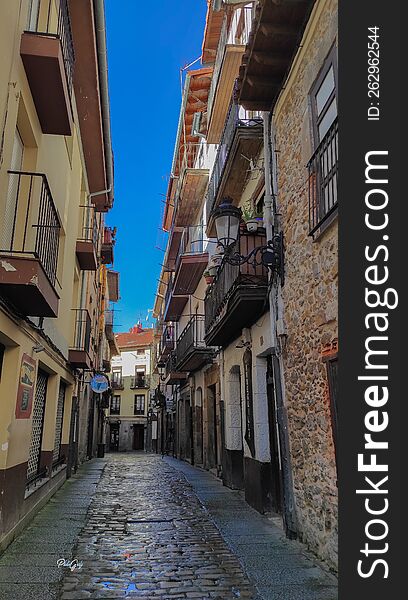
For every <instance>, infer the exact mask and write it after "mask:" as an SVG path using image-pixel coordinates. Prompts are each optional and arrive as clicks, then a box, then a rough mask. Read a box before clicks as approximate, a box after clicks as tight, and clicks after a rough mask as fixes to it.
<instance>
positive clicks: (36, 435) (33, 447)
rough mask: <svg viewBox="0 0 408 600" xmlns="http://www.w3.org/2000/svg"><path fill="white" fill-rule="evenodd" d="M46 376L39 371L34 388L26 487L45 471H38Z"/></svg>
mask: <svg viewBox="0 0 408 600" xmlns="http://www.w3.org/2000/svg"><path fill="white" fill-rule="evenodd" d="M47 385H48V375H47V373H44V372H43V371H41V370H39V371H38V373H37V381H36V386H35V396H34V407H33V417H32V426H31V440H30V449H29V453H28V465H27V486H28V485H30V484H32V483H34V482H35V481H36V480H38V479H41V478H43V477H44V476H45V474H46V470H44V469H40V456H41V444H42V437H43V430H44V414H45V403H46V396H47Z"/></svg>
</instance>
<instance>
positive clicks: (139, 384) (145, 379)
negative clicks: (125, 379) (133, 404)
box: [130, 375, 150, 390]
mask: <svg viewBox="0 0 408 600" xmlns="http://www.w3.org/2000/svg"><path fill="white" fill-rule="evenodd" d="M149 387H150V376H149V375H140V376H138V375H136V377H132V379H131V380H130V389H131V390H135V389H138V388H142V389H148V388H149Z"/></svg>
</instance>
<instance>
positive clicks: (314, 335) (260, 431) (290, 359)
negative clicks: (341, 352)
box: [155, 0, 337, 568]
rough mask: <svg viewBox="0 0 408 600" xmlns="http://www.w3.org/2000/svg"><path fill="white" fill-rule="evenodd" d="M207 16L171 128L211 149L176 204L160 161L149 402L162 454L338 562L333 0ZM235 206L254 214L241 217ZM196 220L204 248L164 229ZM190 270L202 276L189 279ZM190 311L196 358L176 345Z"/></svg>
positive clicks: (179, 177) (262, 5) (174, 186)
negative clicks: (266, 256)
mask: <svg viewBox="0 0 408 600" xmlns="http://www.w3.org/2000/svg"><path fill="white" fill-rule="evenodd" d="M221 13H222V14H221V16H220V14H219V12H218V11H216V10H214V7H213V5H212V3H211V2H209V3H208V13H207V20H206V27H205V33H204V41H203V55H202V60H203V63H205V64H204V67H203V69H204V68H209V69H210V70H208V71H207V72H206V74H205V76H206V77H208V78H210V79H211V83H210V85H209V91H208V96H207V94H206V93H205V94H204V93H203V94H202V95H201V90H200V92H199V95H200V100H201V103H202V105H201V109H202V111H203V115H201V117H200V118H199V119H197V117H194V116H193V114H192V113H193V112H194V110H196V108H194V102H195V101H194V102H192V101H191V102H190V100H189V98H188V95H187V97H186V96H183V102H182V110H181V117H180V123H181V124H182V125H181V127H180V124H179V131H180V130H182V128H183V127H184V131H187V132H188V133H190V131H191V136H192V137H191V138H189V140H188V141H189V142H190V141H191V142H192V143H195V144H198V145H199V146H200V148H201V149H202V148H203V147H204V148H206V150H205V152H206V153H207V156H208V157H209V161H208V162H207V164H206V165H205V169H204V171H200V173H201V175H198V174H197V173H196V176H200V177H202V182H203V185H201V186H200V188H199V190H198V188H197V192H198V193H196V194H195V195H194V196H192V198H191V202H192V203H193V202H195V203H196V204H194V207H195V208H194V209H193V208H191V205H190V212H188V211H187V210H186V200H187V198H188V190H187V191H185V189H184V188H183V185H182V184H180V181H183V178H186V174H185V171H177V169H174V168H173V179H172V180H171V182H170V184H169V190H168V194H167V202H166V211H165V215H164V219H163V226H164V229H165V230H166V231H169V238H168V244H167V249H166V255H165V260H164V267H163V270H162V273H161V276H160V282H159V286H158V291H157V296H156V304H155V316H156V317H157V318H158V335H157V339H158V340H159V341H158V345H157V348H156V350H157V352H156V353H155V354H156V356H157V361H156V368H157V372H158V373H160V381H161V383H160V386H159V388H158V399H159V401H158V404H157V406H156V409H155V410H156V411H157V419H158V421H159V423H171V424H172V425H171V427H172V430H173V440H174V443H173V444H172V452H173V453H174V455H175V456H177V457H179V458H181V459H184V460H188V461H189V462H191V463H193V464H198V465H200V466H202V467H204V468H206V469H208V470H211V471H212V472H213V473H214V474H215V475H217V476H219V477H220V478H221V479H222V481H223V483H224V484H225V485H228V486H230V487H232V488H234V489H241V490H243V491H244V493H245V498H246V500H247V502H248V503H249V504H251V506H253V507H254V508H256V509H257V510H258V511H260V512H268V513H271V514H274V515H275V516H276V517H279V518H277V519H276V520H277V522H279V521H280V522H281V523H282V527H283V529H284V530H285V531H286V533H287V535H288V536H290V537H298V538H299V539H301V540H302V541H304V542H305V543H306V544H308V545H309V546H310V548H311V549H312V550H313V551H314V552H315V553H316V554H318V555H319V556H320V557H321V558H323V559H324V560H326V561H327V562H328V564H330V566H331V567H333V568H336V565H337V487H336V479H337V474H336V456H335V438H336V402H337V67H336V52H337V48H336V35H337V2H336V0H310V1H306V2H302V3H276V2H273V1H272V0H259V1H258V2H255V3H251V4H248V5H247V6H242V5H240V6H234V7H233V6H227V5H223V6H222V9H221ZM190 76H191V77H192V78H193V77H194V75H193V74H191V75H190ZM196 76H197V77H198V76H199V75H198V74H196ZM201 76H202V73H201ZM271 81H273V82H275V83H274V84H273V85H272V84H271ZM254 82H256V84H255V83H254ZM192 89H193V93H197V91H195V92H194V89H195V90H197V89H198V84H197V85H196V86H195V88H194V85H193V87H192ZM206 89H208V88H206ZM185 93H186V91H185ZM187 94H188V89H187ZM191 119H193V122H197V123H200V124H201V125H200V127H201V129H200V131H199V133H200V138H199V139H198V138H195V139H194V136H193V133H194V131H193V130H191ZM194 119H195V120H194ZM179 141H180V138H179V137H178V138H177V143H176V149H175V156H178V155H179V154H180V152H181V151H180V145H179ZM212 147H214V151H211V150H210V149H211V148H212ZM200 151H201V150H200ZM189 156H192V157H193V159H196V158H197V155H196V154H195V153H194V152H193V153H191V154H190V155H189ZM173 167H174V163H173ZM185 168H186V171H188V168H191V169H192V170H194V171H196V170H197V169H198V170H200V168H201V169H202V168H203V165H201V167H200V165H199V163H197V162H194V160H193V162H191V164H187V165H185ZM206 169H208V173H206V172H205V170H206ZM177 181H178V183H177ZM225 198H227V199H228V202H227V204H229V205H232V206H233V207H236V208H238V209H240V211H241V213H240V214H241V216H242V219H241V222H240V226H239V233H238V235H237V239H236V241H235V242H234V245H233V246H232V245H231V246H229V247H227V248H224V251H220V249H219V246H220V244H219V240H217V237H216V235H217V234H216V227H215V220H216V217H217V214H219V211H220V210H221V209H220V205H223V204H224V201H225ZM248 211H249V213H251V215H252V220H253V219H255V220H256V218H255V217H256V215H257V216H258V220H259V219H260V218H261V217H262V222H260V223H257V225H256V227H255V229H253V228H252V227H251V228H250V227H249V221H250V220H251V218H250V217H251V215H249V216H248ZM193 212H194V214H192V213H193ZM260 215H261V216H260ZM224 218H225V217H224ZM198 224H202V225H203V226H204V229H205V239H206V249H205V252H206V253H207V255H206V257H203V256H202V252H203V248H202V249H201V254H200V252H198V253H197V252H196V251H194V249H193V248H192V247H190V248H186V246H183V244H180V243H179V241H178V239H179V238H178V237H177V236H181V235H182V234H181V231H180V228H185V227H189V226H193V227H196V226H197V225H198ZM282 239H283V247H284V252H283V256H281V255H280V254H279V252H280V250H281V246H280V245H279V243H280V242H279V241H280V240H282ZM267 240H275V242H276V245H275V246H274V256H275V257H276V262H275V263H274V267H273V268H272V269H270V270H268V268H267V266H266V265H265V264H256V265H255V264H254V263H251V262H248V261H247V262H245V261H242V262H241V264H239V265H238V264H237V263H235V264H233V261H232V263H231V260H229V258H230V257H231V253H232V249H234V250H236V251H238V253H239V254H241V256H249V255H251V252H252V251H254V250H255V249H256V248H259V247H262V246H264V245H265V244H266V242H267ZM220 254H221V256H220ZM278 254H279V256H278ZM278 258H279V260H278ZM216 259H217V260H216ZM203 261H205V266H204V267H203ZM276 264H278V265H279V266H278V268H277V267H276ZM204 268H205V269H206V270H207V271H208V272H205V273H204V278H205V279H206V284H204V281H203V279H201V281H199V280H198V279H197V277H196V275H197V273H200V274H202V273H203V270H204ZM183 269H185V270H184V271H183ZM211 274H213V275H214V276H213V277H212V276H211ZM206 275H210V277H206ZM189 277H190V280H189V279H188V278H189ZM207 279H208V281H207ZM183 286H184V287H183ZM197 315H201V316H202V318H203V320H204V335H203V336H201V337H200V339H196V340H194V343H195V345H194V351H195V352H197V351H198V349H200V351H204V350H205V349H207V356H206V360H205V361H203V362H201V363H197V362H194V361H191V360H189V361H187V360H183V357H182V355H183V353H184V354H186V352H187V350H186V348H187V347H186V345H185V339H186V333H188V332H189V330H190V329H191V323H193V322H194V320H195V319H197ZM189 328H190V329H189ZM169 332H171V339H170V337H169ZM190 350H191V348H190ZM190 350H189V351H190ZM172 356H174V359H175V362H174V361H172ZM180 356H181V358H182V359H181V360H180ZM177 357H179V358H177ZM190 358H191V357H190ZM160 398H161V400H160ZM165 415H166V417H165ZM170 415H171V417H170ZM169 417H170V418H169ZM165 439H166V434H162V435H161V440H162V441H161V444H160V443H159V444H158V449H160V447H162V448H163V445H164V440H165Z"/></svg>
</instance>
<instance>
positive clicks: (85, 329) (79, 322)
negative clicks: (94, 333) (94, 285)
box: [71, 308, 92, 352]
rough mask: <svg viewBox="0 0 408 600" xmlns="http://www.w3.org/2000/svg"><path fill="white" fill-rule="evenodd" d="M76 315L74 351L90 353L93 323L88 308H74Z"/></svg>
mask: <svg viewBox="0 0 408 600" xmlns="http://www.w3.org/2000/svg"><path fill="white" fill-rule="evenodd" d="M72 310H73V312H74V313H75V329H74V342H73V346H72V348H71V349H72V350H78V351H82V352H89V350H90V345H91V328H92V321H91V317H90V314H89V312H88V310H87V309H86V308H73V309H72Z"/></svg>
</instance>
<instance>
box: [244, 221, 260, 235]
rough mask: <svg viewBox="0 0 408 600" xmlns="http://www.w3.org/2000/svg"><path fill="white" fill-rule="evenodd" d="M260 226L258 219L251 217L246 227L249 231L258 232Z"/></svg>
mask: <svg viewBox="0 0 408 600" xmlns="http://www.w3.org/2000/svg"><path fill="white" fill-rule="evenodd" d="M258 226H259V221H258V219H249V221H247V222H246V228H247V231H248V232H249V233H256V232H257V231H258Z"/></svg>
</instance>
